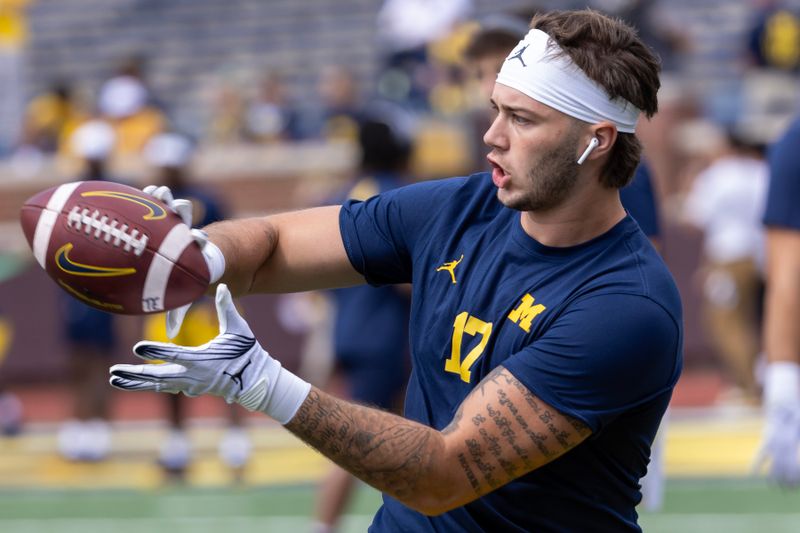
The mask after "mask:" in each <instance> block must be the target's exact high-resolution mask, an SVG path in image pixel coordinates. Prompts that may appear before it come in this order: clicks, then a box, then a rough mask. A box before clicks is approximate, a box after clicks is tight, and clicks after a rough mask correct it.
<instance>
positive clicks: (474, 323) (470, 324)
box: [444, 311, 492, 383]
mask: <svg viewBox="0 0 800 533" xmlns="http://www.w3.org/2000/svg"><path fill="white" fill-rule="evenodd" d="M464 333H466V334H467V335H472V336H475V335H478V334H480V335H481V340H480V341H479V342H478V345H477V346H475V347H474V348H473V349H472V350H470V351H469V353H468V354H467V356H466V357H465V358H464V359H463V360H462V359H461V341H462V340H463V338H464ZM491 334H492V323H491V322H484V321H483V320H481V319H480V318H476V317H474V316H469V313H467V312H466V311H464V312H462V313H459V314H458V316H456V320H455V322H453V343H452V347H451V349H450V359H448V360H447V361H445V364H444V369H445V371H446V372H453V373H454V374H458V375H460V376H461V380H462V381H465V382H467V383H469V380H470V378H471V377H472V373H471V372H470V368H472V365H474V364H475V361H477V360H478V358H479V357H480V356H481V355H482V354H483V350H485V349H486V344H487V343H488V342H489V335H491Z"/></svg>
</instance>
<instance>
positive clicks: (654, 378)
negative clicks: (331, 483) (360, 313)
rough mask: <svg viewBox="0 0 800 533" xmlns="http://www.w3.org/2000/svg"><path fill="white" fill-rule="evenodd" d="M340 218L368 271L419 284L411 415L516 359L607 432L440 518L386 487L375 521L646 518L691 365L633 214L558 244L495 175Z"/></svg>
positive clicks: (568, 522) (352, 254) (428, 417)
mask: <svg viewBox="0 0 800 533" xmlns="http://www.w3.org/2000/svg"><path fill="white" fill-rule="evenodd" d="M340 227H341V232H342V238H343V242H344V245H345V249H346V250H347V253H348V256H349V258H350V260H351V262H352V264H353V266H354V267H355V268H356V270H358V271H359V272H361V273H362V274H363V275H364V276H365V278H366V279H367V281H368V282H369V283H371V284H376V285H381V284H388V283H408V282H411V283H412V286H413V294H412V310H411V324H410V342H411V356H412V375H411V378H410V382H409V385H408V393H407V398H406V404H405V415H406V416H407V417H408V418H410V419H413V420H417V421H419V422H422V423H424V424H427V425H429V426H432V427H434V428H436V429H442V428H444V427H445V426H446V425H447V424H448V423H449V422H450V420H451V419H452V417H453V415H454V413H455V412H456V410H457V408H458V406H459V405H460V404H461V402H462V401H463V400H464V398H465V397H466V396H467V395H468V394H469V393H470V391H471V390H472V389H473V388H474V387H475V385H476V384H477V383H479V382H480V381H481V379H483V377H485V376H486V375H487V374H488V373H489V372H490V371H491V370H492V369H494V368H495V367H497V366H499V365H502V366H504V367H505V368H507V369H508V370H509V371H510V372H512V373H513V374H514V375H515V377H517V378H518V379H519V380H520V381H521V382H522V383H523V384H525V385H526V386H527V387H528V389H529V390H530V391H531V392H532V393H533V394H535V395H537V396H539V397H540V398H541V399H542V400H544V401H545V402H547V403H549V404H550V405H552V406H553V407H554V408H556V409H557V410H558V411H560V412H561V413H564V414H568V415H570V416H573V417H575V418H578V419H580V420H582V421H583V422H584V423H585V424H587V426H589V427H590V428H591V430H592V432H593V435H592V436H591V437H590V438H589V439H587V441H585V442H584V443H582V444H581V445H579V446H577V447H576V448H575V449H573V450H571V451H570V452H568V453H567V454H566V455H565V456H564V457H561V458H559V459H557V460H555V461H553V462H551V463H549V464H547V465H545V466H544V467H541V468H538V469H536V470H534V471H532V472H530V473H528V474H526V475H524V476H522V477H520V478H518V479H516V480H514V481H512V482H510V483H508V484H506V485H505V486H503V487H501V488H499V489H497V490H495V491H493V492H491V493H490V494H487V495H485V496H483V497H482V498H479V499H478V500H476V501H474V502H471V503H469V504H467V505H465V506H463V507H460V508H458V509H454V510H452V511H450V512H448V513H445V514H443V515H440V516H436V517H428V516H423V515H421V514H420V513H417V512H415V511H413V510H411V509H409V508H407V507H405V506H403V505H402V504H401V503H399V502H397V501H396V500H394V499H392V498H391V497H389V496H384V505H383V507H382V508H381V509H380V511H379V512H378V514H377V515H376V518H375V521H374V523H373V525H372V528H371V531H638V530H639V528H638V525H637V516H636V511H635V506H636V504H637V503H638V502H639V500H640V499H641V494H640V492H639V485H638V481H639V479H640V478H641V477H642V476H643V475H644V474H645V472H646V468H647V462H648V459H649V453H650V444H651V442H652V440H653V438H654V436H655V432H656V430H657V428H658V424H659V422H660V420H661V417H662V415H663V413H664V410H665V409H666V406H667V404H668V402H669V399H670V396H671V392H672V389H673V387H674V385H675V382H676V381H677V378H678V376H679V373H680V369H681V358H682V348H681V346H682V315H681V304H680V298H679V296H678V292H677V289H676V287H675V284H674V282H673V280H672V277H671V275H670V274H669V272H668V270H667V268H666V266H665V265H664V263H663V261H662V260H661V258H660V256H659V255H658V254H657V252H656V251H655V250H654V249H653V247H652V245H651V244H650V242H649V241H648V239H647V237H646V236H645V235H644V234H643V233H642V231H641V229H640V228H639V226H638V225H637V224H636V223H635V222H634V221H633V220H632V219H631V218H630V216H627V217H626V218H625V219H623V220H622V221H621V222H619V223H618V224H617V225H616V226H614V227H613V228H612V229H611V230H609V231H608V232H606V233H605V234H603V235H600V236H598V237H596V238H594V239H592V240H590V241H588V242H585V243H583V244H580V245H577V246H572V247H566V248H554V247H549V246H545V245H542V244H541V243H539V242H537V241H536V240H534V239H533V238H531V237H530V236H529V235H528V234H526V233H525V232H524V230H523V229H522V226H521V214H520V212H518V211H514V210H512V209H509V208H506V207H504V206H503V205H502V204H501V203H500V202H499V201H498V200H497V198H496V188H495V187H494V185H493V184H492V181H491V177H490V175H489V174H487V173H481V174H475V175H473V176H470V177H468V178H453V179H448V180H441V181H433V182H425V183H420V184H415V185H412V186H408V187H404V188H400V189H397V190H395V191H391V192H388V193H385V194H382V195H378V196H376V197H374V198H372V199H370V200H368V201H366V202H348V203H346V204H345V205H344V206H343V207H342V211H341V216H340Z"/></svg>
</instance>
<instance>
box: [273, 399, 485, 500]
mask: <svg viewBox="0 0 800 533" xmlns="http://www.w3.org/2000/svg"><path fill="white" fill-rule="evenodd" d="M286 428H287V429H288V430H289V431H291V432H292V433H294V434H295V435H297V436H298V437H299V438H301V439H302V440H303V441H305V442H306V443H308V444H309V445H311V446H313V447H314V448H316V449H317V450H319V451H320V452H321V453H322V454H323V455H325V456H326V457H328V458H330V459H331V460H333V461H334V462H335V463H337V464H338V465H339V466H341V467H342V468H344V469H346V470H348V471H349V472H351V473H352V474H353V475H355V476H357V477H358V478H360V479H362V480H364V481H366V482H367V483H369V484H370V485H372V486H374V487H376V488H377V489H378V490H381V491H383V492H386V493H388V494H390V495H392V496H394V497H396V498H398V499H401V500H402V499H403V498H404V497H406V496H408V495H410V494H413V492H414V491H415V490H417V489H418V482H419V481H420V479H422V477H423V474H424V473H426V471H427V470H428V469H429V468H430V466H431V462H432V461H433V460H434V458H435V457H436V454H437V453H440V450H438V449H437V446H438V444H437V442H438V441H437V439H436V438H434V437H438V432H437V431H436V430H434V429H432V428H430V427H427V426H423V425H422V424H418V423H416V422H412V421H410V420H407V419H405V418H402V417H399V416H396V415H393V414H390V413H387V412H384V411H379V410H377V409H371V408H368V407H363V406H360V405H356V404H352V403H348V402H345V401H343V400H339V399H337V398H334V397H332V396H329V395H326V394H322V393H320V392H319V391H318V390H317V389H314V388H312V389H311V392H310V393H309V395H308V398H306V401H305V402H304V403H303V405H302V406H301V407H300V409H299V410H298V411H297V414H296V415H295V417H294V418H293V419H292V420H291V421H290V422H289V423H288V424H286ZM464 465H465V463H464V462H462V465H461V466H462V468H465V466H464ZM468 468H469V466H468V465H467V466H466V468H465V472H466V473H467V476H468V478H469V476H470V473H471V472H468ZM472 477H473V478H474V477H475V476H474V474H472Z"/></svg>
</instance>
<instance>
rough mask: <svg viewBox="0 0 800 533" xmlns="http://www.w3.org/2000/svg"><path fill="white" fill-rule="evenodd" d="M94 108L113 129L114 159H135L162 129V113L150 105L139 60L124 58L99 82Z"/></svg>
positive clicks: (152, 102) (148, 91)
mask: <svg viewBox="0 0 800 533" xmlns="http://www.w3.org/2000/svg"><path fill="white" fill-rule="evenodd" d="M97 107H98V110H99V112H100V114H101V115H102V116H103V117H104V118H105V119H106V120H108V121H109V122H110V123H111V124H112V126H113V127H114V133H115V137H116V142H115V146H114V155H115V156H123V157H125V156H138V155H139V154H140V153H141V150H142V148H143V147H144V145H145V143H147V141H148V140H149V139H150V138H151V137H153V136H154V135H156V134H157V133H159V132H160V131H162V130H163V129H164V127H165V123H166V119H165V116H164V113H162V111H161V110H159V109H158V107H157V106H156V105H155V103H154V99H153V96H152V94H151V92H150V89H149V87H148V86H147V82H146V81H145V77H144V63H143V59H142V58H140V57H131V58H127V59H125V60H124V61H123V62H122V64H121V65H120V67H119V68H118V70H117V71H116V73H115V74H114V75H113V76H112V77H111V78H109V79H108V80H106V81H105V82H104V83H103V85H102V86H101V87H100V92H99V94H98V97H97Z"/></svg>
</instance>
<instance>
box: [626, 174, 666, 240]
mask: <svg viewBox="0 0 800 533" xmlns="http://www.w3.org/2000/svg"><path fill="white" fill-rule="evenodd" d="M619 195H620V199H621V200H622V205H623V206H624V207H625V209H626V210H627V211H628V213H630V215H631V216H632V217H633V219H634V220H635V221H636V222H637V223H638V224H639V227H640V228H642V231H643V232H644V234H645V235H647V236H648V237H658V236H659V235H660V234H661V230H660V227H659V223H658V206H657V204H656V197H655V194H654V192H653V184H652V179H651V177H650V169H649V168H648V166H647V163H645V162H644V161H642V163H641V164H640V165H639V166H638V167H636V173H635V174H634V176H633V180H632V181H631V183H630V184H629V185H628V186H627V187H623V188H622V189H621V190H620V192H619Z"/></svg>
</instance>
